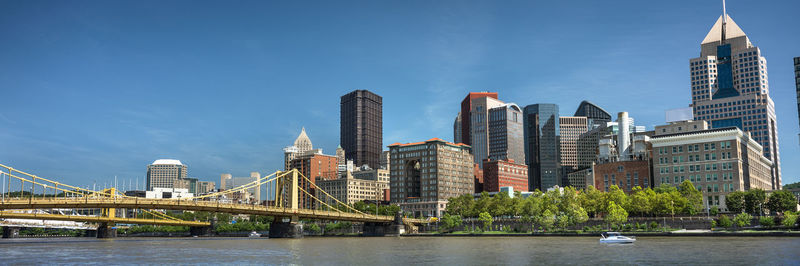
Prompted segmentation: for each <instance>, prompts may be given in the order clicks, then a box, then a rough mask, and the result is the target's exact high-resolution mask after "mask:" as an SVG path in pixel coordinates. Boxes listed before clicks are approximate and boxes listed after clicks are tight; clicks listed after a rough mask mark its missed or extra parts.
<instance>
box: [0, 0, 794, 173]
mask: <svg viewBox="0 0 800 266" xmlns="http://www.w3.org/2000/svg"><path fill="white" fill-rule="evenodd" d="M798 9H800V2H798V1H763V2H760V3H758V4H756V3H754V2H752V1H743V0H730V1H728V11H729V14H730V15H731V17H732V18H733V19H734V20H735V21H736V23H737V24H739V26H740V27H742V29H743V30H744V31H745V33H747V34H748V36H750V38H751V40H752V41H753V43H754V44H755V45H757V46H759V47H760V48H761V50H762V52H763V54H764V56H765V57H766V59H767V62H768V70H769V83H770V90H771V92H770V94H771V96H772V98H773V99H774V101H775V105H776V112H777V115H778V122H779V137H780V146H781V147H780V151H781V160H782V165H783V169H782V172H783V180H784V183H790V182H797V181H800V166H798V165H797V163H796V162H798V161H800V152H798V151H799V150H798V147H799V146H798V137H797V133H798V120H797V110H796V102H795V88H794V79H793V72H792V71H793V66H792V57H794V56H800V46H798V43H800V35H798V34H797V27H798V21H797V17H796V11H797V10H798ZM720 13H721V3H720V1H634V0H631V1H546V2H535V1H354V2H350V1H319V2H311V1H7V0H0V163H3V164H8V165H11V166H13V167H16V168H19V169H22V170H27V171H30V172H33V173H36V174H38V175H40V176H44V177H52V178H55V179H58V180H63V181H65V182H67V183H71V184H75V185H81V186H85V185H90V184H91V183H93V182H95V181H97V182H98V183H102V182H110V180H113V177H114V176H115V175H116V176H118V177H119V178H120V180H128V179H133V180H135V179H136V178H139V180H140V182H141V180H142V179H143V178H144V176H145V172H146V166H147V164H149V163H151V162H152V161H153V160H155V159H159V158H175V159H180V160H181V161H183V162H184V163H186V164H187V165H188V166H189V175H190V176H192V177H198V178H200V179H201V180H212V181H216V182H219V175H220V173H232V174H233V175H234V176H245V175H248V173H249V172H250V171H260V172H262V173H264V172H270V173H271V172H273V171H275V170H277V169H279V168H280V167H282V163H283V162H282V160H283V158H282V150H281V149H282V148H283V147H284V146H287V145H289V144H291V143H292V141H293V140H294V138H295V137H296V136H297V134H298V133H299V132H300V128H301V127H303V126H305V128H306V130H307V131H308V135H309V136H310V138H311V140H312V142H313V143H314V146H315V148H323V149H324V151H325V152H326V153H331V154H332V153H333V152H334V149H335V148H336V146H337V144H338V141H339V121H338V120H339V97H340V96H341V95H343V94H345V93H347V92H349V91H352V90H354V89H369V90H371V91H373V92H376V93H378V94H379V95H381V96H383V101H384V117H383V121H384V145H388V144H391V143H394V142H411V141H419V140H424V139H430V138H433V137H439V138H444V139H448V140H452V137H453V136H452V123H453V119H454V117H455V116H456V114H457V112H458V106H459V102H460V101H461V99H463V98H464V96H465V95H466V93H467V92H469V91H484V90H488V91H497V92H499V93H500V98H501V100H504V101H506V102H515V103H517V104H519V105H527V104H533V103H556V104H559V106H560V109H561V112H562V115H572V114H573V112H574V110H575V109H576V108H577V105H578V103H579V102H580V101H581V100H584V99H586V100H590V101H592V102H594V103H596V104H598V105H600V106H602V107H604V108H605V109H606V110H608V111H610V112H614V113H616V112H619V111H628V112H630V114H631V116H633V117H634V118H635V119H636V122H637V124H639V125H645V126H647V128H648V129H652V127H653V126H654V125H657V124H662V123H663V122H664V110H666V109H672V108H679V107H686V106H688V104H689V103H690V102H691V98H690V91H689V83H690V81H689V66H688V64H689V59H690V58H693V57H697V56H699V53H700V41H701V40H702V39H703V38H704V37H705V35H706V33H707V32H708V30H709V29H710V28H711V26H712V24H713V23H714V21H715V20H716V19H717V17H718V16H719V15H720ZM793 162H794V163H793Z"/></svg>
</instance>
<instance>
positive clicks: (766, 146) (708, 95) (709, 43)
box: [689, 14, 781, 189]
mask: <svg viewBox="0 0 800 266" xmlns="http://www.w3.org/2000/svg"><path fill="white" fill-rule="evenodd" d="M689 69H690V71H691V75H690V77H691V95H692V110H693V114H694V119H695V120H705V121H708V122H709V124H710V127H711V128H712V129H713V128H725V127H731V126H735V127H737V128H739V129H741V130H742V131H744V132H748V133H750V135H751V136H752V138H753V140H754V141H756V142H758V143H759V144H760V145H761V146H762V147H763V151H764V156H765V157H767V158H768V159H770V161H772V162H773V165H772V167H773V169H771V171H770V172H771V178H772V182H771V183H772V185H773V187H771V189H780V188H781V184H780V183H781V176H780V153H779V150H778V124H777V119H776V115H775V104H774V102H773V101H772V99H771V98H770V96H769V82H768V76H767V60H766V59H765V58H764V57H763V56H762V54H761V49H759V48H758V47H756V46H753V44H752V43H751V42H750V39H749V38H748V37H747V35H745V33H744V31H742V29H741V28H739V26H738V25H737V24H736V23H735V22H734V21H733V19H731V18H730V16H728V15H727V14H723V15H722V16H720V17H719V19H717V21H716V23H714V26H713V27H712V28H711V30H710V31H709V32H708V34H707V35H706V37H705V39H703V41H702V43H701V49H700V57H697V58H692V59H690V60H689Z"/></svg>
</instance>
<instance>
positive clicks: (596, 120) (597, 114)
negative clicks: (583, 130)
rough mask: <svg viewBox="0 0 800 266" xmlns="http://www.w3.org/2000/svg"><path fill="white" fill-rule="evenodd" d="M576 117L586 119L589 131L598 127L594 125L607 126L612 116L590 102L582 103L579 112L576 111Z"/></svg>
mask: <svg viewBox="0 0 800 266" xmlns="http://www.w3.org/2000/svg"><path fill="white" fill-rule="evenodd" d="M574 116H583V117H586V119H587V121H588V126H589V130H591V129H592V128H595V127H596V126H594V125H598V126H599V125H601V124H602V125H605V123H606V122H611V114H609V113H608V112H606V110H603V108H600V106H597V105H596V104H594V103H592V102H589V101H582V102H581V104H580V105H578V110H575V115H574Z"/></svg>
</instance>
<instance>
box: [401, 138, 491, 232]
mask: <svg viewBox="0 0 800 266" xmlns="http://www.w3.org/2000/svg"><path fill="white" fill-rule="evenodd" d="M389 153H390V158H391V163H390V164H391V168H390V172H389V175H390V187H391V190H390V193H389V194H390V196H391V202H392V203H393V204H399V205H400V208H401V209H402V210H403V211H404V212H406V213H409V214H413V215H414V216H425V217H440V216H441V215H442V212H443V211H444V210H445V208H446V207H447V201H448V199H450V198H452V197H458V196H461V195H464V194H472V193H473V191H474V190H475V177H474V175H473V171H474V170H475V168H474V163H473V162H474V159H473V156H472V154H471V153H470V147H469V145H466V144H454V143H450V142H446V141H444V140H441V139H438V138H434V139H430V140H427V141H422V142H416V143H407V144H401V143H395V144H392V145H389Z"/></svg>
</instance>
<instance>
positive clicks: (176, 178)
mask: <svg viewBox="0 0 800 266" xmlns="http://www.w3.org/2000/svg"><path fill="white" fill-rule="evenodd" d="M186 171H187V167H186V165H185V164H183V163H181V161H179V160H172V159H158V160H155V161H154V162H153V163H152V164H150V165H148V166H147V190H153V188H175V187H176V186H175V185H176V184H175V183H176V182H181V180H182V179H185V178H186V176H187V174H186Z"/></svg>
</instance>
